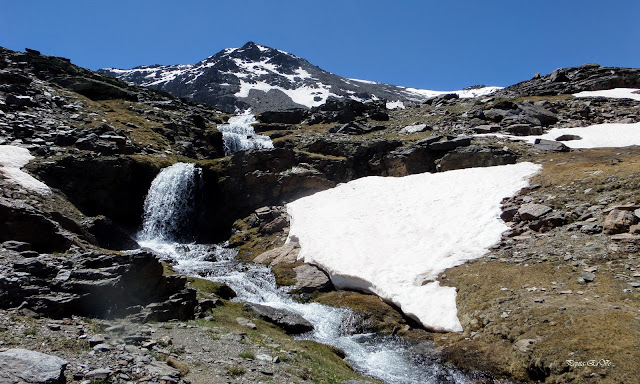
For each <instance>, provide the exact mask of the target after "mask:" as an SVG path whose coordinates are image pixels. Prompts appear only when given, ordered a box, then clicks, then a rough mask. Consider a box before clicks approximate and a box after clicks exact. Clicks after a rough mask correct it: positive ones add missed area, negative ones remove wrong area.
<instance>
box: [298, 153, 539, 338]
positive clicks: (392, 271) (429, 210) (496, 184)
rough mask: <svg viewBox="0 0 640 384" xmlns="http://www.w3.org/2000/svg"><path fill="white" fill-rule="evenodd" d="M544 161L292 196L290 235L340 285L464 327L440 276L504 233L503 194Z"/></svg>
mask: <svg viewBox="0 0 640 384" xmlns="http://www.w3.org/2000/svg"><path fill="white" fill-rule="evenodd" d="M539 168H540V166H538V165H535V164H532V163H520V164H514V165H504V166H497V167H488V168H470V169H462V170H455V171H449V172H443V173H436V174H429V173H426V174H418V175H411V176H406V177H401V178H393V177H365V178H362V179H358V180H354V181H351V182H349V183H346V184H342V185H340V186H338V187H336V188H333V189H330V190H327V191H323V192H318V193H316V194H314V195H312V196H308V197H305V198H302V199H299V200H296V201H294V202H292V203H289V204H288V205H287V211H288V212H289V214H290V215H291V230H290V232H289V236H290V237H293V236H295V237H297V238H298V239H299V241H300V245H301V252H300V258H301V259H303V260H304V261H305V262H307V263H312V264H316V265H318V266H320V267H321V268H322V269H324V270H325V271H326V272H327V273H328V274H329V276H330V277H331V280H332V282H333V284H334V285H336V287H338V288H348V289H356V290H362V291H368V292H372V293H375V294H377V295H378V296H380V297H382V298H383V299H384V300H387V301H389V302H392V303H394V304H395V305H397V306H398V307H399V308H400V309H401V310H402V311H403V312H404V313H405V314H406V315H408V316H410V317H412V318H414V319H416V320H418V321H420V322H421V323H422V324H423V325H424V326H425V327H427V328H430V329H433V330H438V331H454V332H459V331H462V326H461V324H460V322H459V320H458V318H457V309H456V290H455V288H454V287H442V286H440V284H439V282H438V281H434V280H436V278H437V276H438V274H439V273H441V272H442V271H444V270H445V269H447V268H450V267H453V266H456V265H459V264H461V263H463V262H464V261H465V260H469V259H473V258H477V257H479V256H482V255H483V254H484V253H485V252H486V251H487V249H488V248H489V247H490V246H492V245H493V244H495V243H496V242H497V241H499V240H500V236H501V234H502V232H504V231H505V230H506V229H507V228H508V227H507V226H506V225H505V224H504V223H503V222H502V221H501V220H500V219H499V215H500V212H501V209H500V202H501V200H502V198H504V197H507V196H512V195H513V194H515V193H516V192H517V191H518V190H519V189H521V188H523V187H525V186H527V185H528V179H529V177H531V176H532V175H533V174H535V173H536V172H537V171H538V170H539Z"/></svg>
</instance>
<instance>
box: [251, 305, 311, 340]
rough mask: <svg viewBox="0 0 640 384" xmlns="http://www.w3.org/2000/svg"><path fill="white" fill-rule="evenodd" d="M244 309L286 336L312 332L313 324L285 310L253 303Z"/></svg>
mask: <svg viewBox="0 0 640 384" xmlns="http://www.w3.org/2000/svg"><path fill="white" fill-rule="evenodd" d="M244 307H245V308H246V309H247V310H249V311H250V312H251V313H253V314H254V315H256V316H257V317H259V318H261V319H263V320H265V321H268V322H270V323H272V324H275V325H277V326H278V327H280V328H282V329H284V331H285V332H287V333H288V334H291V335H296V334H300V333H305V332H310V331H312V330H313V324H311V323H310V322H309V321H307V320H306V319H305V318H304V317H302V316H300V315H298V314H297V313H295V312H292V311H289V310H287V309H281V308H273V307H268V306H266V305H261V304H254V303H247V304H245V305H244Z"/></svg>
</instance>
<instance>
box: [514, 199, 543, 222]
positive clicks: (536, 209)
mask: <svg viewBox="0 0 640 384" xmlns="http://www.w3.org/2000/svg"><path fill="white" fill-rule="evenodd" d="M549 212H551V207H548V206H546V205H542V204H534V203H529V204H524V205H523V206H521V207H520V209H518V214H519V215H520V217H521V218H522V220H538V219H539V218H541V217H542V216H544V215H546V214H547V213H549Z"/></svg>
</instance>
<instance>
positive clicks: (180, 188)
mask: <svg viewBox="0 0 640 384" xmlns="http://www.w3.org/2000/svg"><path fill="white" fill-rule="evenodd" d="M199 179H200V170H199V169H196V167H195V165H194V164H185V163H177V164H174V165H172V166H170V167H167V168H164V169H163V170H162V171H161V172H160V173H159V174H158V176H156V178H155V179H154V180H153V182H152V183H151V187H150V188H149V192H148V193H147V197H146V199H145V201H144V218H143V221H142V230H141V231H140V233H139V234H138V239H139V240H141V241H143V242H144V241H162V242H167V241H178V240H184V239H185V238H186V237H188V236H189V235H190V234H191V230H190V229H191V225H192V218H193V217H194V215H193V213H194V208H195V198H196V196H195V194H196V191H197V188H196V186H197V184H198V183H199Z"/></svg>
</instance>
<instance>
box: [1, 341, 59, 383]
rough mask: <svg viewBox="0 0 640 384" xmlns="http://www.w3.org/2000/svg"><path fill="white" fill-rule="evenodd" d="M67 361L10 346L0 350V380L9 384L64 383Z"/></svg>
mask: <svg viewBox="0 0 640 384" xmlns="http://www.w3.org/2000/svg"><path fill="white" fill-rule="evenodd" d="M67 364H68V362H67V361H65V360H63V359H61V358H59V357H56V356H52V355H47V354H44V353H40V352H35V351H30V350H27V349H20V348H12V349H8V350H6V351H4V352H0V382H2V383H7V384H9V383H11V384H64V383H66V382H67V380H66V378H65V376H64V371H65V368H66V367H67Z"/></svg>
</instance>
